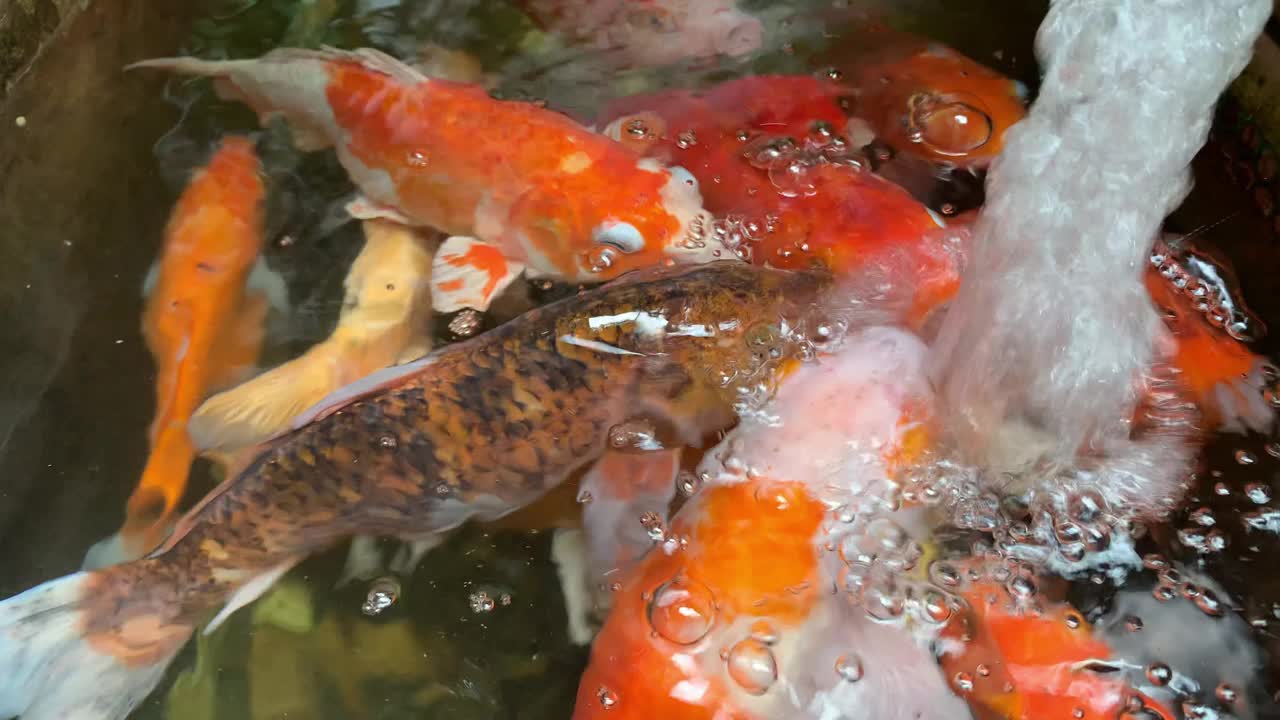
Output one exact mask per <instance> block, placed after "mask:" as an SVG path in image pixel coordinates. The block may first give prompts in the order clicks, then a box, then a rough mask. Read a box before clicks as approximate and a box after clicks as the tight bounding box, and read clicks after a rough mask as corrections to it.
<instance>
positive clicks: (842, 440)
mask: <svg viewBox="0 0 1280 720" xmlns="http://www.w3.org/2000/svg"><path fill="white" fill-rule="evenodd" d="M924 353H925V350H924V345H923V344H922V343H921V342H920V341H919V340H918V339H916V338H915V337H914V336H912V335H909V334H908V333H905V332H903V331H900V330H891V329H888V328H871V329H867V330H865V331H862V332H860V333H857V334H855V335H854V336H852V337H851V338H850V339H848V340H847V344H846V345H844V346H842V347H840V348H839V349H837V350H835V351H834V352H832V353H831V354H829V355H825V356H820V357H819V358H818V359H817V360H816V361H814V362H812V363H808V364H805V365H802V366H799V367H798V368H796V369H794V370H793V371H792V372H791V373H788V374H787V375H786V376H785V377H783V378H782V380H781V384H780V386H779V389H778V391H777V395H776V396H775V398H774V401H773V402H772V403H771V404H770V405H769V406H768V408H767V409H766V411H765V415H766V416H767V417H762V418H744V420H743V422H742V424H740V425H739V426H738V427H737V428H736V429H735V430H734V431H733V432H732V433H730V435H729V436H728V437H726V438H725V440H724V441H723V442H722V443H721V445H720V446H718V447H717V448H714V449H712V450H711V451H709V453H708V456H707V457H706V458H704V461H703V462H704V466H703V468H702V469H703V470H704V472H705V473H706V475H705V476H706V477H707V478H708V480H707V481H706V482H705V483H704V485H703V486H702V488H701V489H700V490H699V491H698V493H697V494H696V495H694V497H693V498H692V499H690V501H689V502H688V503H687V504H685V505H684V506H683V507H682V508H681V509H680V511H679V512H678V513H677V514H676V516H675V518H674V519H673V521H672V523H671V526H670V528H669V529H668V532H667V540H666V541H665V542H663V543H659V544H657V545H656V546H655V548H654V549H653V550H652V551H651V552H650V553H649V554H648V555H646V556H645V557H644V559H643V560H642V561H641V563H640V564H639V566H638V567H637V568H636V569H635V571H634V573H633V574H632V575H631V576H630V577H629V578H628V579H627V580H625V581H624V582H623V584H622V587H621V589H620V590H619V591H618V592H617V593H615V599H614V606H613V610H612V612H611V613H610V615H609V617H608V619H607V620H606V621H605V624H604V627H603V628H602V629H601V631H600V634H599V635H598V636H597V637H596V640H595V643H594V645H593V647H592V655H591V661H590V664H589V665H588V668H587V671H586V673H585V674H584V676H583V679H582V682H581V684H580V686H579V691H578V701H577V705H576V707H575V711H574V718H576V719H578V720H582V719H583V718H596V717H599V718H614V717H621V718H642V717H645V718H647V717H664V718H716V719H727V718H735V719H743V720H746V719H754V718H761V719H762V718H775V717H788V718H830V717H843V718H856V719H859V720H860V719H863V718H867V719H870V718H875V719H876V720H894V719H897V718H902V719H904V720H905V719H906V718H930V719H932V718H937V719H938V720H942V719H944V718H945V719H946V720H958V719H959V718H964V717H968V712H967V710H966V709H965V706H964V703H963V702H962V701H961V700H960V699H959V698H957V697H956V696H955V695H954V694H952V693H951V691H950V690H949V689H948V688H947V685H946V683H945V681H944V680H943V678H942V676H941V674H940V673H939V671H938V668H937V665H936V663H935V662H934V659H933V657H932V655H931V654H930V653H928V652H927V651H926V650H925V649H924V647H923V643H922V642H918V639H917V638H913V637H912V636H911V635H910V634H909V633H908V632H906V631H904V630H903V629H902V628H900V627H891V626H888V625H882V624H878V623H876V622H873V621H871V620H870V619H869V618H868V617H867V615H866V614H865V613H864V611H863V610H862V609H861V608H860V607H857V605H856V604H855V603H854V602H851V599H850V597H847V596H846V595H845V594H844V593H837V592H833V591H832V590H833V588H834V587H836V586H840V587H843V585H844V584H843V574H844V572H846V571H847V570H845V571H842V570H841V568H844V567H845V566H844V565H843V563H842V561H841V559H840V558H841V553H836V552H833V548H834V547H835V546H841V547H843V544H842V543H843V542H844V540H845V539H846V537H845V535H844V534H842V533H843V532H844V531H843V530H842V528H845V527H853V526H855V525H857V521H855V523H853V524H849V523H842V522H841V521H839V520H838V519H837V517H838V516H839V515H840V514H841V513H842V512H854V511H855V508H856V509H857V510H858V511H861V512H859V513H858V514H859V515H860V519H861V521H862V523H863V524H862V525H861V526H860V527H862V528H864V529H865V527H867V525H866V523H867V521H868V520H869V519H870V517H871V515H873V514H876V513H877V512H879V513H880V514H883V512H885V511H886V509H887V508H888V501H889V498H888V496H887V495H885V494H884V493H885V492H886V490H887V488H888V485H887V484H886V483H884V479H885V473H886V472H888V473H890V474H892V473H893V472H894V468H897V467H900V466H901V464H902V463H905V462H910V461H911V460H912V459H913V457H914V455H915V453H916V451H917V450H916V449H917V448H919V447H920V442H921V433H924V432H927V430H926V428H927V423H928V413H929V410H928V408H929V405H930V399H929V394H930V390H929V387H928V382H927V380H926V379H925V376H924V374H923V372H922V368H923V365H922V363H923V358H924ZM880 501H883V502H885V503H886V504H885V505H884V506H880V505H878V502H880ZM833 508H836V510H833ZM873 508H879V510H878V511H876V510H873ZM862 513H867V514H866V515H863V514H862Z"/></svg>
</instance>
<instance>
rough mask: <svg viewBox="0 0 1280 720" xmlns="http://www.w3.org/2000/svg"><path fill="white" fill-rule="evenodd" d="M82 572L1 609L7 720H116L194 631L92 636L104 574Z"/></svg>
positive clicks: (147, 626) (170, 628)
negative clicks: (16, 719)
mask: <svg viewBox="0 0 1280 720" xmlns="http://www.w3.org/2000/svg"><path fill="white" fill-rule="evenodd" d="M106 572H109V571H93V572H78V573H75V574H73V575H67V576H66V577H62V578H59V579H57V580H52V581H49V582H46V583H44V584H43V585H39V586H37V587H34V588H32V589H30V590H28V591H26V592H24V593H22V594H21V595H17V596H15V597H12V598H9V599H8V600H5V601H3V602H0V717H12V716H19V717H21V718H22V720H55V719H57V720H116V719H118V718H124V717H125V716H126V715H127V714H128V713H129V711H130V710H132V709H133V708H134V707H136V706H137V705H138V704H139V703H140V702H141V701H142V700H143V699H144V698H145V697H146V696H147V695H148V694H149V693H150V692H151V691H152V689H153V688H154V687H155V685H156V684H157V683H158V682H159V681H160V678H161V676H162V675H163V674H164V670H165V668H166V667H167V666H168V665H169V663H170V662H171V661H172V660H173V657H174V656H175V655H176V654H177V653H178V651H179V650H180V649H181V648H182V646H183V645H184V644H185V643H186V641H187V638H188V637H190V635H191V632H192V631H193V630H194V629H195V628H194V625H191V624H187V623H183V622H177V623H154V622H153V623H143V622H133V623H130V624H129V625H126V626H120V627H117V628H114V629H113V630H110V631H107V632H105V633H104V632H93V631H91V630H90V628H94V627H96V626H97V624H96V623H95V618H94V617H92V614H93V613H94V611H95V610H104V609H107V608H108V607H109V606H107V605H103V604H94V603H91V602H89V599H90V598H92V597H93V596H94V593H95V590H96V588H97V586H98V581H99V580H101V579H102V578H103V577H104V575H105V573H106Z"/></svg>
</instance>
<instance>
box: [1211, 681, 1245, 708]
mask: <svg viewBox="0 0 1280 720" xmlns="http://www.w3.org/2000/svg"><path fill="white" fill-rule="evenodd" d="M1213 694H1214V697H1216V698H1218V702H1220V703H1222V704H1223V705H1232V704H1234V703H1235V701H1236V699H1237V698H1238V697H1239V693H1237V692H1236V689H1235V687H1233V686H1231V685H1228V684H1227V683H1219V685H1218V687H1217V688H1216V689H1215V690H1214V691H1213Z"/></svg>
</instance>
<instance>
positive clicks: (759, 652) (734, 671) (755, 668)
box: [726, 638, 778, 695]
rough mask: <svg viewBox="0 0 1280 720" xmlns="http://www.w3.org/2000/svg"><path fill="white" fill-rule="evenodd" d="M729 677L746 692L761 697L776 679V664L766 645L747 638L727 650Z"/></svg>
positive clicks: (771, 652)
mask: <svg viewBox="0 0 1280 720" xmlns="http://www.w3.org/2000/svg"><path fill="white" fill-rule="evenodd" d="M726 662H727V663H728V665H729V677H731V678H733V681H734V682H735V683H737V684H738V687H740V688H742V689H743V690H745V691H746V692H748V693H750V694H752V695H763V694H765V693H766V692H768V691H769V688H771V687H773V683H774V681H776V680H777V679H778V662H777V660H775V659H774V657H773V651H771V650H770V649H769V646H768V645H765V644H764V643H762V642H760V641H759V640H754V639H752V638H747V639H746V640H742V641H740V642H739V643H738V644H736V645H734V646H733V648H732V649H730V650H729V657H728V658H727V660H726Z"/></svg>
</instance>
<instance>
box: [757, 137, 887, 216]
mask: <svg viewBox="0 0 1280 720" xmlns="http://www.w3.org/2000/svg"><path fill="white" fill-rule="evenodd" d="M739 139H740V140H743V141H744V143H745V146H744V148H743V150H742V157H743V158H744V159H745V160H746V161H747V162H748V163H749V164H750V165H751V166H752V167H754V168H756V169H758V170H763V171H764V172H765V173H767V174H768V177H769V183H770V184H771V185H773V188H774V189H775V190H776V191H777V192H778V194H779V195H781V196H783V197H788V198H794V197H804V196H810V195H815V194H817V192H818V187H817V185H816V184H815V182H814V179H813V177H812V171H813V168H815V167H817V166H818V165H821V164H830V165H840V166H844V167H848V168H851V169H855V170H860V169H863V168H865V167H866V165H867V159H866V156H865V155H864V154H863V152H862V150H861V148H857V147H854V145H853V143H851V142H850V141H849V140H848V139H847V138H846V137H845V136H844V135H843V134H842V133H841V132H839V131H838V130H837V129H836V128H833V127H832V126H831V125H830V124H829V123H826V122H822V121H818V122H814V123H813V125H812V126H811V127H810V128H809V132H808V133H807V134H805V135H804V136H803V137H801V138H799V139H796V138H792V137H788V136H775V135H767V134H765V135H759V136H757V137H754V138H753V137H751V136H750V135H749V134H747V133H745V132H744V133H743V134H742V135H741V136H740V137H739Z"/></svg>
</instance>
